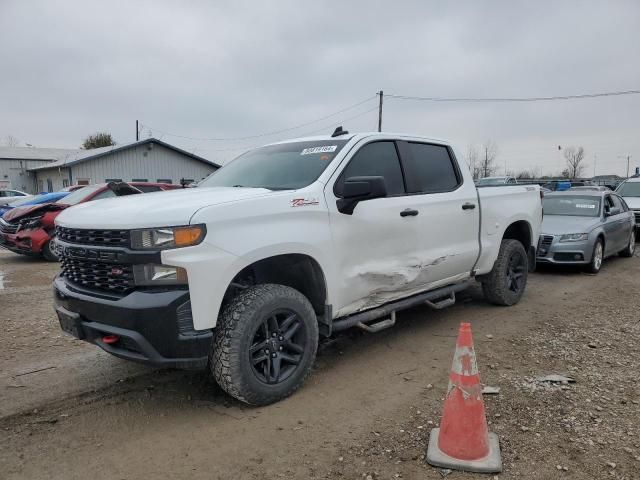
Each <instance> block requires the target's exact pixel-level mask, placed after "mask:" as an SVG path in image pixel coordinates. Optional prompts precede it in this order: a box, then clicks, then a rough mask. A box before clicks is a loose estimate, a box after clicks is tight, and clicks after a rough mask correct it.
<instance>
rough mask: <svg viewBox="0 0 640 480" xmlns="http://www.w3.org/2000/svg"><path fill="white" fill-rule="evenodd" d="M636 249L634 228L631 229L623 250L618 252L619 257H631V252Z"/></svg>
mask: <svg viewBox="0 0 640 480" xmlns="http://www.w3.org/2000/svg"><path fill="white" fill-rule="evenodd" d="M635 251H636V230H635V228H634V229H632V230H631V236H630V237H629V243H627V246H626V248H625V249H624V250H622V251H621V252H619V253H620V256H621V257H633V254H634V253H635Z"/></svg>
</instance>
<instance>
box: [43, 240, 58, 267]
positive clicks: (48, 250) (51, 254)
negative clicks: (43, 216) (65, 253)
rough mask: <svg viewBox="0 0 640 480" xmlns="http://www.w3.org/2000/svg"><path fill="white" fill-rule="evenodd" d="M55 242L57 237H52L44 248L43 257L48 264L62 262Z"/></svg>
mask: <svg viewBox="0 0 640 480" xmlns="http://www.w3.org/2000/svg"><path fill="white" fill-rule="evenodd" d="M55 242H56V237H51V238H50V239H49V240H48V241H47V243H45V244H44V246H43V247H42V257H43V258H44V259H45V260H46V261H47V262H58V261H59V260H60V257H59V256H58V251H57V250H56V246H55Z"/></svg>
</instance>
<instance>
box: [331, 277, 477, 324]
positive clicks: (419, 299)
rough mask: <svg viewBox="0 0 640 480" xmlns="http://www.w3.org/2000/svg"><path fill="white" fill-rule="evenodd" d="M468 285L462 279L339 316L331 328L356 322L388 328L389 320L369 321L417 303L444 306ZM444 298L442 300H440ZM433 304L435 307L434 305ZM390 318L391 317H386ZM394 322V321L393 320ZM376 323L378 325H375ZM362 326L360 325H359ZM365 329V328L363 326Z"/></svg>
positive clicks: (453, 300) (450, 303)
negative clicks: (377, 322) (369, 308)
mask: <svg viewBox="0 0 640 480" xmlns="http://www.w3.org/2000/svg"><path fill="white" fill-rule="evenodd" d="M469 285H470V282H469V281H464V282H460V283H455V284H453V285H448V286H446V287H441V288H436V289H435V290H431V291H430V292H425V293H419V294H418V295H414V296H412V297H409V298H405V299H402V300H398V301H396V302H391V303H387V304H386V305H382V306H381V307H376V308H372V309H371V310H365V311H364V312H359V313H355V314H353V315H350V316H348V317H344V318H340V319H337V320H334V321H333V324H332V325H331V327H332V328H331V330H332V331H333V332H340V331H342V330H346V329H347V328H351V327H355V326H356V325H357V326H360V325H358V324H362V325H364V326H365V327H369V328H374V329H375V328H379V330H377V331H380V330H382V329H384V328H389V327H391V326H393V325H392V324H391V323H390V322H387V323H385V322H386V321H383V322H379V323H382V325H378V324H374V325H368V324H369V323H370V322H372V321H374V320H378V319H379V318H383V317H387V316H389V315H392V314H394V313H395V312H399V311H400V310H405V309H407V308H410V307H415V306H417V305H424V304H425V303H427V302H429V303H427V305H429V306H430V307H432V308H444V307H448V306H450V305H453V303H455V294H456V292H461V291H462V290H465V289H466V288H467V287H468V286H469ZM443 298H444V300H442V299H443ZM434 306H435V307H434ZM388 320H392V319H388ZM394 323H395V321H394ZM376 325H378V327H376ZM360 328H362V327H360ZM365 330H366V328H365Z"/></svg>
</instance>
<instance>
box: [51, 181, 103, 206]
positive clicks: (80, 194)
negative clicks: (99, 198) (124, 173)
mask: <svg viewBox="0 0 640 480" xmlns="http://www.w3.org/2000/svg"><path fill="white" fill-rule="evenodd" d="M103 187H104V185H91V186H89V187H82V188H80V189H78V190H76V191H75V192H71V193H70V194H69V195H67V196H66V197H64V198H62V199H60V200H58V201H57V202H56V203H62V204H64V205H76V204H78V203H80V202H82V201H84V200H85V199H86V198H87V197H88V196H89V195H91V194H92V193H95V192H97V191H98V190H100V189H101V188H103Z"/></svg>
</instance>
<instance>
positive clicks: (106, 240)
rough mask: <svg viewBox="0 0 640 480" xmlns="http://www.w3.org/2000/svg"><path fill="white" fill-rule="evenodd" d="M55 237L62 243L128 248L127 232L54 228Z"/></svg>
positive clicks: (128, 237) (128, 236)
mask: <svg viewBox="0 0 640 480" xmlns="http://www.w3.org/2000/svg"><path fill="white" fill-rule="evenodd" d="M56 236H57V237H58V238H59V239H60V240H62V241H64V242H69V243H76V244H80V245H101V246H113V247H128V246H129V244H130V241H129V239H130V235H129V230H90V229H80V228H65V227H56Z"/></svg>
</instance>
